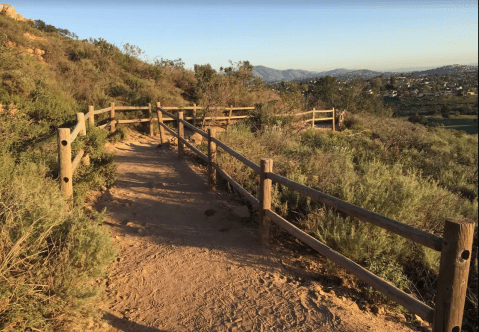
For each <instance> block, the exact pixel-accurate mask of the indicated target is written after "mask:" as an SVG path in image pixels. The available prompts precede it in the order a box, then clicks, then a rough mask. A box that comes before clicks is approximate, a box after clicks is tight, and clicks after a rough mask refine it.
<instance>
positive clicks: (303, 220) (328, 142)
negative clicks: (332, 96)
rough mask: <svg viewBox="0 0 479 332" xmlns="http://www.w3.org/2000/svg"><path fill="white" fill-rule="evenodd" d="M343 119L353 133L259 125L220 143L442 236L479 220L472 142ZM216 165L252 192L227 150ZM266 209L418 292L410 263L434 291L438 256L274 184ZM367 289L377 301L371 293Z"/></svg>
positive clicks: (252, 178)
mask: <svg viewBox="0 0 479 332" xmlns="http://www.w3.org/2000/svg"><path fill="white" fill-rule="evenodd" d="M263 110H265V109H263ZM265 116H266V117H265ZM265 116H263V117H262V118H259V119H265V118H267V116H268V114H266V115H265ZM347 119H349V121H350V123H349V124H348V125H349V128H347V129H346V130H344V131H343V132H337V133H332V132H331V131H326V132H325V131H316V130H312V129H307V130H303V131H301V132H300V133H298V131H294V130H291V127H284V126H281V125H279V124H278V123H272V124H269V125H263V126H262V127H261V128H260V129H259V128H258V120H256V121H252V122H250V123H247V124H246V123H243V124H239V123H238V124H236V125H234V126H232V127H230V129H229V130H228V131H227V132H225V133H222V135H221V136H220V139H221V140H222V141H224V142H225V143H226V144H227V145H229V146H231V147H232V148H233V149H235V150H236V151H238V152H239V153H241V154H243V155H245V156H246V157H247V158H248V159H250V160H252V161H254V162H256V163H259V161H260V159H261V158H273V159H274V168H273V169H274V172H275V173H277V174H280V175H283V176H285V177H287V178H289V179H292V180H294V181H296V182H298V183H301V184H304V185H306V186H309V187H312V188H315V189H317V190H319V191H322V192H325V193H327V194H329V195H332V196H335V197H338V198H340V199H342V200H345V201H347V202H350V203H353V204H356V205H359V206H361V207H364V208H366V209H368V210H371V211H374V212H377V213H380V214H382V215H385V216H388V217H390V218H393V219H396V220H399V221H401V222H403V223H406V224H409V225H411V226H414V227H417V228H420V229H423V230H425V231H428V232H432V233H434V234H437V235H439V236H442V231H443V224H444V220H445V219H446V218H447V217H466V218H469V219H471V220H477V207H478V203H477V179H476V178H474V176H473V175H474V174H475V172H476V170H477V165H478V158H477V135H476V136H463V137H457V136H456V135H455V134H454V133H452V132H450V131H447V130H443V129H428V128H426V127H424V126H421V125H414V124H411V123H409V122H405V121H402V120H398V119H391V118H385V117H376V116H372V115H367V114H361V115H351V114H349V117H348V118H347ZM218 163H219V164H220V165H221V167H222V168H223V169H225V171H226V172H228V173H229V174H234V178H235V180H236V181H238V182H239V183H240V184H242V185H243V186H244V187H245V188H246V189H247V190H249V191H250V192H252V193H253V194H254V195H257V194H258V179H257V175H256V174H255V173H254V172H253V171H252V170H250V169H249V168H246V167H245V166H244V165H242V163H241V162H237V161H236V160H234V159H233V160H232V159H231V157H229V155H227V154H226V153H221V152H220V153H219V154H218ZM272 204H273V207H274V209H275V210H276V211H277V212H278V213H280V214H282V215H283V216H284V217H286V218H287V219H288V220H291V221H293V222H295V223H297V224H298V225H300V226H301V227H302V228H303V229H305V230H306V231H307V232H309V233H310V234H315V236H316V237H317V238H319V239H320V240H322V241H323V242H324V243H326V244H327V245H329V246H331V247H332V248H333V249H335V250H337V251H339V252H341V253H342V254H344V255H345V256H347V257H349V258H351V259H353V260H354V261H356V262H358V263H359V264H362V265H363V266H365V267H366V268H368V269H371V270H372V271H373V272H377V273H378V274H379V275H380V276H382V277H384V278H385V279H387V280H389V281H390V282H392V283H394V284H395V285H396V286H397V287H400V288H402V289H407V290H411V289H415V288H414V287H413V285H414V284H415V283H416V282H418V281H419V280H418V279H416V278H417V275H416V274H415V272H414V271H412V270H411V269H410V268H409V267H410V266H416V267H418V268H417V270H421V269H422V270H424V271H429V272H428V273H425V275H426V278H429V279H428V280H427V281H426V282H424V280H423V281H422V283H424V284H427V285H431V284H433V280H434V278H435V276H436V273H437V270H438V262H439V255H438V253H437V252H435V251H432V250H429V249H427V248H425V247H422V246H415V245H413V244H412V243H411V241H409V240H406V239H404V238H402V237H399V236H397V235H394V234H391V233H389V232H387V231H385V230H383V229H380V228H378V227H376V226H374V225H371V224H368V223H364V222H360V221H359V220H357V219H355V218H351V217H347V216H344V215H343V214H338V213H336V212H334V211H332V210H331V209H329V208H328V207H325V206H323V205H322V204H319V203H316V202H313V201H311V200H310V199H308V198H307V197H306V196H304V195H301V194H299V193H297V192H295V191H292V190H290V189H288V188H286V187H282V186H280V185H276V186H275V187H274V190H273V203H272ZM385 260H389V263H388V264H386V265H384V264H383V263H382V262H384V261H385ZM381 266H383V269H381ZM413 272H414V273H413ZM365 291H366V294H369V296H372V297H374V298H377V293H373V292H371V291H370V290H367V289H365ZM415 291H416V290H415ZM429 291H430V289H426V290H425V292H426V293H428V292H429ZM422 295H423V296H424V293H423V294H422ZM426 298H427V300H428V301H432V298H430V297H427V296H426Z"/></svg>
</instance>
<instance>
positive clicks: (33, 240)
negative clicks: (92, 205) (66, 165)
mask: <svg viewBox="0 0 479 332" xmlns="http://www.w3.org/2000/svg"><path fill="white" fill-rule="evenodd" d="M1 160H2V162H1V163H0V175H1V177H0V201H1V202H2V204H1V205H0V225H1V228H0V229H1V231H0V275H1V277H2V278H1V281H0V329H2V330H8V331H25V330H43V331H71V330H72V329H74V328H78V327H79V326H81V325H82V324H85V323H86V321H85V320H86V319H88V317H91V316H92V315H93V316H96V317H98V316H99V314H100V312H98V311H96V310H92V309H91V308H92V307H91V306H92V301H94V300H95V298H97V297H98V296H99V291H100V288H99V287H98V286H97V285H96V284H95V283H92V282H91V280H92V279H93V280H94V279H97V278H99V277H103V276H104V275H105V270H104V269H105V267H106V266H107V265H108V264H109V263H110V262H111V261H112V260H113V259H114V257H115V250H114V249H113V246H112V242H111V239H110V236H109V232H108V230H107V229H105V228H104V227H103V226H101V223H102V222H103V220H104V214H94V215H91V216H89V215H86V214H85V213H84V212H83V211H82V209H79V208H74V209H73V210H69V207H68V205H67V203H66V202H65V201H64V200H63V199H62V198H61V196H60V191H59V190H58V185H57V183H56V182H54V181H53V180H49V179H47V178H46V177H45V173H46V171H47V170H46V169H45V168H44V167H42V166H39V165H35V164H32V163H27V164H22V165H18V164H17V165H15V163H14V161H13V159H12V158H11V157H9V156H8V155H2V156H1ZM73 318H74V319H73Z"/></svg>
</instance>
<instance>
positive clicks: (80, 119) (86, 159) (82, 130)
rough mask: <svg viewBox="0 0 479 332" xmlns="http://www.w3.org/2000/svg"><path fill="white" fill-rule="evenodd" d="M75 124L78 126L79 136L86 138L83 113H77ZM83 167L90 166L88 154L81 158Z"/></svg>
mask: <svg viewBox="0 0 479 332" xmlns="http://www.w3.org/2000/svg"><path fill="white" fill-rule="evenodd" d="M77 122H78V123H79V124H80V126H81V127H80V132H79V135H80V136H86V123H85V114H83V113H77ZM81 160H82V163H83V165H87V166H88V165H90V155H89V154H88V153H85V155H84V156H83V158H82V159H81Z"/></svg>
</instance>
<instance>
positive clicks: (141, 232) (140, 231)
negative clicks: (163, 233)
mask: <svg viewBox="0 0 479 332" xmlns="http://www.w3.org/2000/svg"><path fill="white" fill-rule="evenodd" d="M136 232H137V233H138V234H145V230H144V229H143V228H138V229H137V231H136Z"/></svg>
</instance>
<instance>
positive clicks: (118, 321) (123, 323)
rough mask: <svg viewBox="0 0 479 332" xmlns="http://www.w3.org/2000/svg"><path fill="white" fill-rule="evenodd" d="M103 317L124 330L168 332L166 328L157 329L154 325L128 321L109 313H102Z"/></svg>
mask: <svg viewBox="0 0 479 332" xmlns="http://www.w3.org/2000/svg"><path fill="white" fill-rule="evenodd" d="M103 319H104V320H106V321H107V322H108V323H109V324H110V325H111V326H112V327H114V328H117V329H118V330H120V331H124V332H169V331H166V330H159V329H157V328H155V327H148V326H144V325H141V324H138V323H135V322H132V321H128V320H126V319H123V318H120V317H117V316H115V315H112V314H110V313H105V314H104V315H103Z"/></svg>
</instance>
